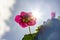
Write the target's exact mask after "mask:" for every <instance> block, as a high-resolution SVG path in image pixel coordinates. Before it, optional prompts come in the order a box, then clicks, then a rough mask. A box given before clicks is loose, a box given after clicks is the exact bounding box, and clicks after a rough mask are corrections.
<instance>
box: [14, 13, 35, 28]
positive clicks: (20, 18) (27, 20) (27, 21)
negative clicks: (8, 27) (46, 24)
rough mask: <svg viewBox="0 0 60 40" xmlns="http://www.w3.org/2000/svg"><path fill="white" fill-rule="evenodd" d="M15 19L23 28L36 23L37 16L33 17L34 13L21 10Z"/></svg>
mask: <svg viewBox="0 0 60 40" xmlns="http://www.w3.org/2000/svg"><path fill="white" fill-rule="evenodd" d="M15 21H16V22H17V23H18V24H19V25H20V26H21V27H23V28H25V27H27V26H33V25H35V24H36V18H34V17H33V15H32V13H27V12H21V14H20V15H17V16H16V17H15Z"/></svg>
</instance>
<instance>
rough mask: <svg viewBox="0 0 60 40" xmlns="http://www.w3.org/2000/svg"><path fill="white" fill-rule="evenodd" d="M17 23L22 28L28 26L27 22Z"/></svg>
mask: <svg viewBox="0 0 60 40" xmlns="http://www.w3.org/2000/svg"><path fill="white" fill-rule="evenodd" d="M19 25H20V26H21V27H22V28H25V27H27V26H28V25H27V23H24V22H21V23H19Z"/></svg>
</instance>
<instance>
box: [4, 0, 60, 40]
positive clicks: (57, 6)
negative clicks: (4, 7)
mask: <svg viewBox="0 0 60 40" xmlns="http://www.w3.org/2000/svg"><path fill="white" fill-rule="evenodd" d="M10 11H11V17H10V18H9V20H8V21H6V24H7V25H9V27H10V31H9V32H6V33H5V35H4V37H3V39H6V40H22V38H23V37H24V35H25V34H28V33H29V31H28V27H27V28H22V27H21V26H20V25H18V24H17V23H16V22H15V21H14V18H15V16H16V15H18V14H19V13H20V12H22V11H26V12H32V13H33V14H34V16H36V17H37V18H38V20H37V23H36V25H35V26H33V27H31V31H32V33H34V32H35V29H36V28H37V26H38V25H41V24H43V21H46V20H47V19H51V16H50V14H51V12H55V13H56V17H58V16H60V0H16V2H15V4H14V6H13V10H12V9H10ZM6 15H7V14H6Z"/></svg>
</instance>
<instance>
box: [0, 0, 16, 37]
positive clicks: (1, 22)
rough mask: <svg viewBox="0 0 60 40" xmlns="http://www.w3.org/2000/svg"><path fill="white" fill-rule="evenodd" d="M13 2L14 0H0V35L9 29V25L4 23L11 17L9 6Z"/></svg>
mask: <svg viewBox="0 0 60 40" xmlns="http://www.w3.org/2000/svg"><path fill="white" fill-rule="evenodd" d="M14 4H15V0H0V37H2V36H3V35H4V34H5V32H7V31H9V30H10V28H9V26H8V25H7V24H6V23H5V21H7V20H8V19H9V18H10V17H11V11H10V8H12V7H13V5H14Z"/></svg>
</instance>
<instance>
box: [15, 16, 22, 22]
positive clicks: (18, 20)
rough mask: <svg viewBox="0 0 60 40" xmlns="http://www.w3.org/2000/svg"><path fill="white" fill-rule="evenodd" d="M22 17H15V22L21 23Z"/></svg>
mask: <svg viewBox="0 0 60 40" xmlns="http://www.w3.org/2000/svg"><path fill="white" fill-rule="evenodd" d="M21 19H22V18H21V17H20V15H17V16H16V17H15V21H16V22H17V23H19V22H20V21H21Z"/></svg>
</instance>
